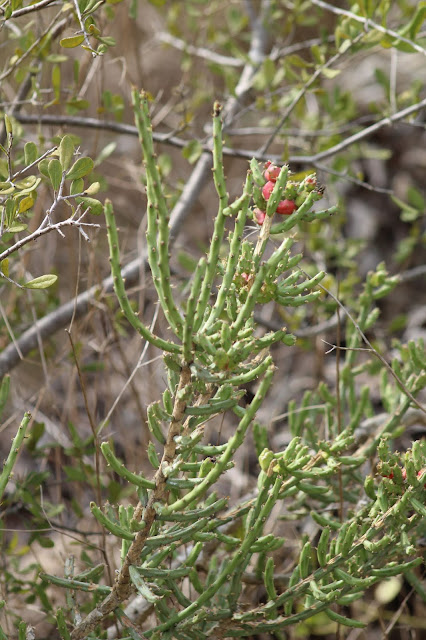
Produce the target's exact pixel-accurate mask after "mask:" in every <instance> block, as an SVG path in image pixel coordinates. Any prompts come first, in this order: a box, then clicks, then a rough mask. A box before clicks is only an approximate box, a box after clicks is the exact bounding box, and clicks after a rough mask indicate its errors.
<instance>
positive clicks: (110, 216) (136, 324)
mask: <svg viewBox="0 0 426 640" xmlns="http://www.w3.org/2000/svg"><path fill="white" fill-rule="evenodd" d="M104 210H105V219H106V223H107V234H108V244H109V252H110V262H111V273H112V277H113V282H114V291H115V294H116V296H117V299H118V302H119V304H120V307H121V309H122V311H123V313H124V315H125V316H126V318H127V320H128V321H129V322H130V324H131V325H132V327H133V328H134V329H136V331H137V332H138V333H139V334H140V335H141V336H142V338H143V339H144V340H147V341H148V342H149V343H150V344H152V345H153V346H154V347H158V348H159V349H162V350H163V351H168V352H170V353H180V352H181V347H180V346H179V345H177V344H174V343H173V342H168V341H167V340H163V339H162V338H159V337H158V336H156V335H154V334H153V333H152V332H151V331H150V330H149V329H148V327H146V326H145V325H144V324H143V323H142V322H141V321H140V320H139V318H138V317H137V314H136V313H135V312H134V311H133V309H132V307H131V305H130V302H129V299H128V297H127V294H126V290H125V287H124V280H123V276H122V275H121V267H120V253H119V248H118V234H117V226H116V223H115V216H114V211H113V208H112V203H111V202H110V201H109V200H107V201H106V202H105V208H104Z"/></svg>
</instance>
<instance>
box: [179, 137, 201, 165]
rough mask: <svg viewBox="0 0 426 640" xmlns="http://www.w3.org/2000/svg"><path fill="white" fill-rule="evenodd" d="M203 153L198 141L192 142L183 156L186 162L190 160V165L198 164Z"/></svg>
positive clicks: (186, 146)
mask: <svg viewBox="0 0 426 640" xmlns="http://www.w3.org/2000/svg"><path fill="white" fill-rule="evenodd" d="M202 151H203V147H202V145H201V143H200V142H198V140H191V141H190V142H188V144H187V145H185V147H184V148H183V150H182V155H183V157H184V158H186V160H188V162H189V164H194V162H197V160H198V158H199V157H200V155H201V153H202Z"/></svg>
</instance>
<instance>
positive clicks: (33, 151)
mask: <svg viewBox="0 0 426 640" xmlns="http://www.w3.org/2000/svg"><path fill="white" fill-rule="evenodd" d="M37 156H38V151H37V145H36V144H35V143H34V142H27V143H26V144H25V147H24V158H25V164H26V165H27V166H28V165H29V164H32V163H33V162H35V161H36V160H37Z"/></svg>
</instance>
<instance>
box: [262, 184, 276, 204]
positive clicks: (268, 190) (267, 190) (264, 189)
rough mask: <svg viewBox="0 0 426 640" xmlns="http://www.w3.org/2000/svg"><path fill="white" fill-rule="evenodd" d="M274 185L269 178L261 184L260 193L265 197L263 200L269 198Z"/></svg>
mask: <svg viewBox="0 0 426 640" xmlns="http://www.w3.org/2000/svg"><path fill="white" fill-rule="evenodd" d="M274 187H275V182H272V180H269V181H268V182H267V183H266V184H264V185H263V187H262V195H263V197H264V198H265V200H269V198H270V197H271V193H272V191H273V189H274Z"/></svg>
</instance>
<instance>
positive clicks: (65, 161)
mask: <svg viewBox="0 0 426 640" xmlns="http://www.w3.org/2000/svg"><path fill="white" fill-rule="evenodd" d="M74 148H75V147H74V142H73V141H72V138H71V136H68V135H67V136H64V137H63V138H62V140H61V144H60V145H59V149H58V151H59V161H60V163H61V165H62V168H63V170H64V171H68V169H69V166H70V164H71V160H72V157H73V155H74Z"/></svg>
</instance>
